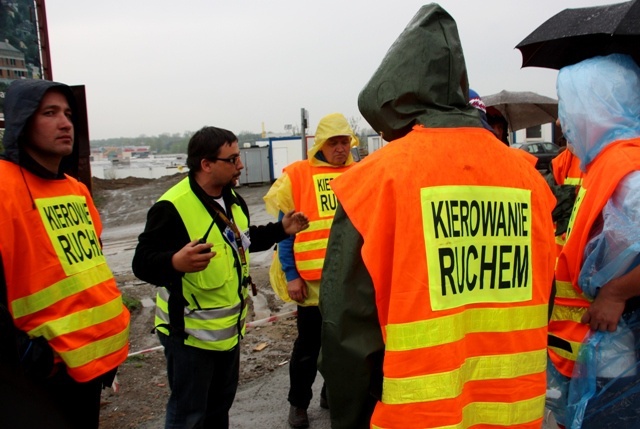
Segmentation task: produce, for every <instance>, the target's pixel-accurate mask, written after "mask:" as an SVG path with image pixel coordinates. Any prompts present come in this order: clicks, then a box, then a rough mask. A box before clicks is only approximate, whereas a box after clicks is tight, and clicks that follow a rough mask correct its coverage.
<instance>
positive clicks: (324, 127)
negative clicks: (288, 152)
mask: <svg viewBox="0 0 640 429" xmlns="http://www.w3.org/2000/svg"><path fill="white" fill-rule="evenodd" d="M335 136H349V137H350V138H351V146H350V147H356V146H358V137H356V135H355V133H354V132H353V130H352V129H351V126H350V125H349V121H347V118H345V117H344V115H343V114H342V113H331V114H329V115H327V116H324V117H323V118H322V119H320V122H318V128H316V135H315V136H314V139H313V146H312V147H311V149H309V150H308V151H307V159H309V162H311V164H313V165H315V164H327V163H326V162H323V161H320V160H318V159H317V158H316V154H317V153H318V152H320V149H322V146H323V145H324V144H325V143H326V142H327V140H329V139H330V138H331V137H335ZM352 162H353V155H351V152H349V156H348V158H347V161H346V162H345V165H349V164H351V163H352Z"/></svg>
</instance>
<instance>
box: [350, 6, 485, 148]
mask: <svg viewBox="0 0 640 429" xmlns="http://www.w3.org/2000/svg"><path fill="white" fill-rule="evenodd" d="M468 94H469V80H468V77H467V68H466V65H465V61H464V55H463V53H462V45H461V44H460V37H459V36H458V29H457V27H456V23H455V21H454V20H453V18H452V17H451V15H449V14H448V13H447V12H446V11H445V10H444V9H442V8H441V7H440V6H439V5H437V4H429V5H425V6H422V7H421V8H420V10H419V11H418V13H417V14H416V15H415V16H414V17H413V19H412V20H411V22H409V24H408V25H407V27H406V28H405V29H404V31H403V32H402V34H400V36H399V37H398V38H397V39H396V41H395V42H394V43H393V45H392V46H391V48H389V51H388V52H387V54H386V55H385V57H384V59H383V60H382V63H381V64H380V66H379V67H378V69H377V70H376V72H375V73H374V75H373V76H372V77H371V79H370V80H369V82H368V83H367V84H366V86H365V87H364V88H363V89H362V91H361V92H360V95H359V97H358V107H359V109H360V112H361V113H362V116H364V118H365V119H366V120H367V122H369V124H370V125H371V126H372V127H373V129H374V130H376V131H377V132H379V133H382V137H383V138H384V139H385V140H387V141H391V140H395V139H398V138H400V137H403V136H404V135H405V134H406V133H408V132H409V131H410V130H411V128H412V127H413V126H414V125H422V126H424V127H428V128H452V127H482V123H481V122H480V116H479V113H478V112H477V110H476V109H475V108H474V107H473V106H471V105H469V104H468V101H469V98H468V97H469V95H468Z"/></svg>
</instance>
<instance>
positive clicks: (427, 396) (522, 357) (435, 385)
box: [382, 348, 547, 404]
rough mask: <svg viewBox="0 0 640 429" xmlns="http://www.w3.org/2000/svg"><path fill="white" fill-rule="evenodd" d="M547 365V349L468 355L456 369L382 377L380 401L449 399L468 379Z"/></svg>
mask: <svg viewBox="0 0 640 429" xmlns="http://www.w3.org/2000/svg"><path fill="white" fill-rule="evenodd" d="M546 368H547V349H546V348H544V349H542V350H534V351H532V352H523V353H515V354H509V355H494V356H477V357H472V358H468V359H466V360H465V362H464V363H463V364H462V366H461V367H460V368H458V369H454V370H452V371H448V372H442V373H438V374H428V375H421V376H417V377H406V378H388V377H385V378H384V380H383V382H382V402H384V403H385V404H410V403H415V402H428V401H438V400H442V399H451V398H455V397H457V396H459V395H460V394H461V393H462V389H463V388H464V384H465V383H466V382H469V381H480V380H500V379H512V378H516V377H521V376H524V375H531V374H538V373H541V372H544V371H545V370H546Z"/></svg>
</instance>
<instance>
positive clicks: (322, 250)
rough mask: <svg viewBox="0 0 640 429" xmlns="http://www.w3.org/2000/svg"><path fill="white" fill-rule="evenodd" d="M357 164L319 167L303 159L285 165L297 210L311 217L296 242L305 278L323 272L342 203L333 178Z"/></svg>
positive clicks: (314, 277)
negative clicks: (332, 227) (330, 233)
mask: <svg viewBox="0 0 640 429" xmlns="http://www.w3.org/2000/svg"><path fill="white" fill-rule="evenodd" d="M353 165H354V164H353V163H352V164H350V165H348V166H341V167H328V166H321V167H318V166H312V165H311V164H310V163H309V161H307V160H303V161H298V162H295V163H293V164H291V165H289V166H287V167H286V168H285V169H284V171H285V172H286V173H287V175H288V176H289V178H290V180H291V190H292V193H293V203H294V206H295V208H296V210H298V211H301V212H303V213H304V214H305V215H306V216H307V218H309V228H307V229H306V230H304V231H302V232H299V233H297V234H296V238H295V240H294V242H293V253H294V258H295V261H296V268H297V270H298V274H300V277H302V278H303V279H304V280H319V279H320V274H321V273H322V265H323V264H324V257H325V254H326V252H327V242H328V239H329V230H330V229H331V224H332V223H333V216H334V215H335V213H336V208H337V207H338V203H337V201H336V196H335V195H334V193H333V189H331V184H330V182H331V181H332V180H333V179H335V178H336V177H338V176H340V175H341V174H342V173H344V172H345V171H347V170H348V169H350V168H351V167H352V166H353Z"/></svg>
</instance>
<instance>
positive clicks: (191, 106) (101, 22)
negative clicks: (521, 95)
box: [46, 0, 619, 139]
mask: <svg viewBox="0 0 640 429" xmlns="http://www.w3.org/2000/svg"><path fill="white" fill-rule="evenodd" d="M618 2H619V1H603V0H599V1H598V0H595V1H594V0H518V1H513V0H482V1H478V0H442V1H441V2H440V5H441V6H442V7H444V8H445V9H446V10H447V11H448V12H449V13H450V14H451V15H452V16H453V18H454V19H455V20H456V22H457V24H458V31H459V33H460V38H461V40H462V47H463V50H464V54H465V58H466V63H467V68H468V72H469V80H470V85H471V88H473V89H475V90H476V91H477V92H478V93H479V94H480V95H481V96H482V95H489V94H493V93H496V92H499V91H501V90H503V89H507V90H511V91H535V92H538V93H540V94H543V95H547V96H551V97H554V98H556V93H555V80H556V76H557V72H556V71H554V70H548V69H540V68H531V67H528V68H524V69H521V68H520V65H521V59H522V57H521V55H520V51H518V50H517V49H514V47H515V45H517V44H518V43H519V42H520V41H521V40H522V39H524V38H525V37H526V36H527V35H528V34H529V33H530V32H532V31H533V30H534V29H535V28H536V27H537V26H539V25H540V24H542V22H544V21H545V20H547V19H548V18H550V17H551V16H552V15H554V14H556V13H557V12H559V11H560V10H562V9H565V8H575V7H586V6H594V5H599V4H611V3H618ZM423 4H426V3H425V2H422V1H412V0H394V1H386V0H322V1H314V2H311V1H305V0H183V1H175V0H174V1H168V0H110V1H100V2H97V1H87V0H49V1H47V3H46V12H47V22H48V26H49V38H50V45H51V57H52V71H53V78H54V80H57V81H60V82H64V83H67V84H71V85H85V86H86V91H87V104H88V113H89V127H90V137H91V138H92V139H104V138H111V137H137V136H140V135H143V134H144V135H147V136H152V135H158V134H162V133H183V132H185V131H196V130H197V129H199V128H201V127H202V126H204V125H214V126H218V127H222V128H227V129H230V130H231V131H233V132H235V133H240V132H242V131H250V132H260V131H261V130H262V126H263V125H262V124H263V123H264V128H265V130H266V131H272V132H284V128H285V125H286V124H293V125H295V126H297V127H298V128H299V127H300V109H301V108H303V107H304V108H306V109H307V110H308V112H309V129H308V133H309V134H313V133H314V132H315V128H316V126H317V124H318V120H319V119H320V118H321V117H322V116H324V115H326V114H329V113H332V112H341V113H343V114H344V115H345V116H346V117H347V118H351V117H356V118H360V127H368V125H367V124H366V123H365V121H364V119H362V117H361V115H360V113H359V112H358V107H357V97H358V93H359V92H360V90H361V89H362V87H363V86H364V84H365V83H366V82H367V81H368V80H369V78H370V77H371V75H372V74H373V72H374V71H375V70H376V68H377V66H378V65H379V63H380V61H381V60H382V58H383V57H384V55H385V53H386V51H387V49H388V48H389V47H390V46H391V44H392V43H393V42H394V40H395V39H396V38H397V37H398V35H399V34H400V33H401V32H402V30H403V29H404V27H405V26H406V24H407V23H408V22H409V21H410V20H411V18H412V17H413V16H414V15H415V13H416V12H417V11H418V9H419V8H420V6H421V5H423Z"/></svg>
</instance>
